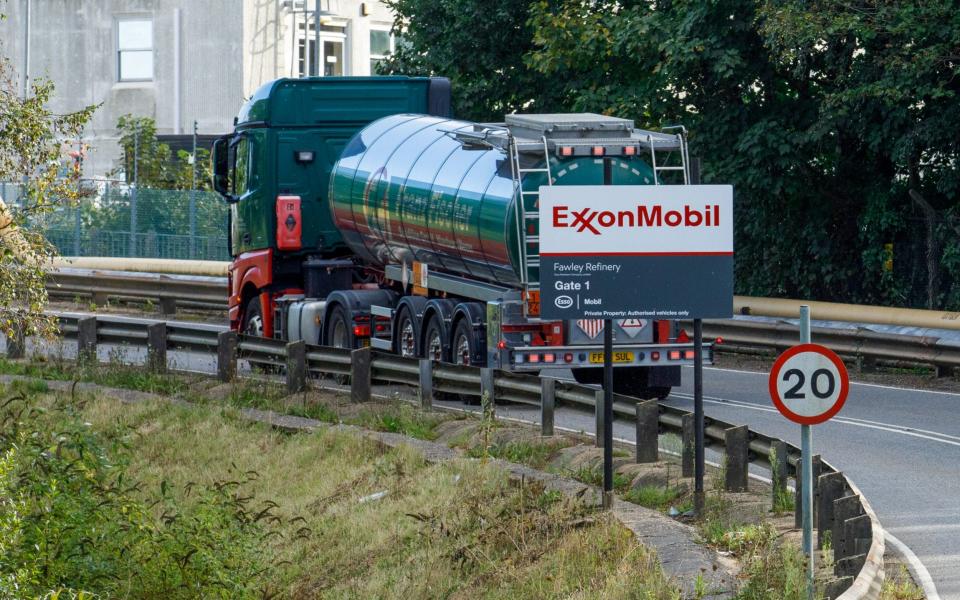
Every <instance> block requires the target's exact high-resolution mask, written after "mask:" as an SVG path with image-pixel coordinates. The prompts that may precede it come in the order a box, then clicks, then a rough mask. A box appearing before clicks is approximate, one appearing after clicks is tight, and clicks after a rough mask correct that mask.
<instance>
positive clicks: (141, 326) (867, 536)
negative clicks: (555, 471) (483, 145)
mask: <svg viewBox="0 0 960 600" xmlns="http://www.w3.org/2000/svg"><path fill="white" fill-rule="evenodd" d="M56 316H57V317H58V318H59V321H60V330H61V333H62V335H63V336H64V337H65V338H67V339H75V340H76V341H77V348H78V355H79V354H82V353H90V352H92V353H93V355H94V356H95V355H96V348H97V344H99V343H110V344H121V345H127V346H133V347H146V350H147V365H148V366H150V367H151V368H160V369H165V368H166V364H167V361H166V356H167V351H168V350H185V351H191V352H200V353H204V354H211V353H215V354H216V356H217V365H218V374H219V377H220V378H221V379H222V380H225V381H228V380H230V379H232V378H233V377H235V374H236V372H237V361H238V360H246V361H248V362H250V363H259V364H261V365H269V366H273V367H282V368H283V369H282V370H283V371H285V378H286V385H287V388H288V390H290V391H298V390H301V389H304V388H305V387H306V386H307V385H308V383H307V381H308V376H309V375H312V376H315V377H320V376H330V375H333V376H338V377H340V378H341V379H344V380H346V379H349V381H350V392H351V398H353V399H359V400H363V399H369V398H370V394H371V387H372V385H373V384H375V383H379V384H400V385H407V386H415V387H416V388H417V393H418V395H419V397H420V402H421V404H422V405H423V406H424V407H431V406H432V405H433V402H434V400H435V399H438V398H439V397H440V396H441V395H442V394H458V395H466V396H473V397H479V396H483V395H488V397H489V398H490V400H492V401H493V402H494V403H497V402H518V403H523V404H527V405H532V406H538V407H540V409H541V426H542V427H543V433H544V434H545V435H550V434H552V429H553V421H554V418H553V407H554V405H555V403H556V402H563V403H565V404H567V405H571V406H579V407H582V408H587V409H593V410H594V412H595V414H596V415H600V414H602V402H603V395H602V393H598V392H599V390H597V389H596V388H592V387H589V386H585V385H580V384H576V383H573V382H569V381H559V380H553V379H547V378H540V377H536V376H532V375H522V374H515V373H509V372H503V371H495V370H493V369H483V368H477V367H470V366H462V365H452V364H446V363H437V362H434V361H431V360H429V359H417V358H403V357H400V356H396V355H393V354H389V353H384V352H380V351H376V350H372V349H370V348H363V349H358V350H350V349H345V348H331V347H325V346H311V345H306V344H304V342H291V343H287V342H283V341H280V340H273V339H266V338H256V337H250V336H246V335H239V334H237V333H235V332H232V331H224V330H223V329H222V328H220V327H217V326H212V325H205V324H190V323H165V322H163V321H148V320H145V319H131V318H124V317H115V316H91V317H85V316H78V315H71V314H57V315H56ZM727 335H729V334H727ZM7 347H8V353H11V354H12V355H14V357H17V356H18V355H19V356H22V354H23V348H24V344H23V341H22V340H19V342H16V343H13V344H11V343H8V346H7ZM11 350H12V352H11ZM158 357H161V360H157V358H158ZM158 365H159V366H158ZM275 371H277V372H278V371H279V370H277V369H275ZM653 409H655V410H653ZM613 412H614V418H615V419H620V420H625V421H628V422H632V423H635V424H636V427H637V432H638V436H637V440H636V448H637V460H638V462H640V461H641V460H649V457H651V456H652V457H654V458H653V460H655V459H656V458H655V457H656V456H657V444H658V441H657V439H656V438H657V436H656V435H646V436H643V435H640V432H644V431H646V432H653V431H656V432H658V434H663V433H673V434H676V435H679V436H680V439H681V441H682V448H683V451H682V452H681V463H682V469H683V473H684V475H685V476H690V475H692V472H693V452H692V448H693V415H692V413H689V412H687V411H684V410H681V409H679V408H675V407H671V406H666V405H663V404H659V403H658V402H657V401H656V400H649V401H638V400H637V399H635V398H631V397H628V396H622V395H615V396H614V405H613ZM597 423H598V431H599V425H600V424H601V421H600V420H599V418H598V420H597ZM704 438H705V441H706V445H707V446H708V447H713V448H715V449H716V450H718V451H720V452H722V453H723V454H724V462H725V469H724V472H725V478H726V479H725V486H726V487H727V489H731V490H741V489H745V487H746V481H747V477H748V470H749V466H750V465H751V464H753V465H758V466H761V467H762V468H764V469H767V470H768V471H769V472H770V475H771V477H770V478H771V480H772V482H773V488H774V495H775V496H776V494H777V493H778V492H777V490H780V492H779V493H781V494H782V493H783V492H784V491H785V490H786V489H787V479H788V477H793V478H794V480H797V477H796V475H797V469H798V465H799V459H800V450H799V449H798V448H796V447H795V446H793V445H790V444H787V443H786V442H784V441H782V440H778V439H776V438H772V437H769V436H767V435H764V434H762V433H760V432H756V431H749V430H748V429H747V428H746V427H744V426H739V427H738V426H735V425H733V424H731V423H727V422H725V421H720V420H717V419H712V418H710V417H706V418H705V435H704ZM651 445H652V446H651ZM651 450H652V453H651ZM642 457H648V458H642ZM814 465H815V481H816V482H817V489H816V490H814V493H815V501H814V507H815V521H814V522H815V524H816V526H817V527H818V529H819V531H820V532H821V535H820V536H819V539H820V540H823V539H825V535H824V533H825V532H826V531H831V532H832V534H831V535H832V537H831V541H832V546H833V553H834V565H835V575H836V578H835V579H834V580H832V581H831V582H829V584H828V585H827V588H826V590H825V592H826V595H827V596H828V597H831V598H835V597H839V598H843V599H845V600H852V599H855V598H856V599H860V598H877V597H878V596H879V593H880V587H881V585H882V582H883V577H884V572H883V553H884V538H883V530H882V528H881V526H880V523H879V521H878V520H877V517H876V515H875V514H874V512H873V510H872V509H871V507H870V504H869V503H868V502H867V501H866V499H865V498H864V497H863V495H862V494H861V493H860V491H859V490H858V489H857V487H856V486H855V485H854V484H853V483H852V482H851V481H850V480H849V479H848V478H846V477H845V476H844V475H842V474H841V473H839V472H838V471H837V470H836V469H835V468H834V467H832V466H831V465H830V464H829V463H826V462H823V461H820V460H819V459H818V457H815V460H814ZM797 487H799V486H797ZM796 493H797V496H798V497H799V490H797V491H796ZM797 511H798V513H797V516H796V518H797V519H799V502H797ZM798 526H799V525H798Z"/></svg>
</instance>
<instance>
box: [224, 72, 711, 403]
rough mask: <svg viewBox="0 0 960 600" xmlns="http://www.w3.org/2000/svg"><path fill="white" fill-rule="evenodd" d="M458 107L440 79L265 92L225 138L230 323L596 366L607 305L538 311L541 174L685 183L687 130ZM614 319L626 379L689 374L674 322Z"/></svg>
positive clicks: (323, 337)
mask: <svg viewBox="0 0 960 600" xmlns="http://www.w3.org/2000/svg"><path fill="white" fill-rule="evenodd" d="M449 106H450V102H449V83H448V82H447V81H446V80H445V79H438V78H407V77H358V78H326V77H325V78H311V79H297V80H287V79H280V80H277V81H274V82H271V83H269V84H267V85H265V86H264V87H263V88H261V89H260V90H259V91H257V92H256V94H255V95H254V96H253V97H252V98H251V99H250V100H249V101H248V102H247V104H246V105H245V106H244V107H243V109H242V110H241V112H240V115H239V116H238V117H237V120H236V130H235V132H234V133H233V134H231V135H229V136H225V137H223V138H221V139H219V140H218V141H217V142H216V143H215V145H214V152H213V155H214V171H215V177H214V178H215V184H216V188H217V190H218V191H219V192H220V193H221V194H222V195H223V196H224V197H225V198H226V199H227V201H228V202H230V203H231V210H230V218H231V223H230V241H231V244H230V246H231V254H232V255H233V257H234V258H233V262H232V264H231V267H230V276H229V285H230V292H229V310H230V321H231V326H232V327H233V328H234V329H235V330H238V331H243V332H245V333H250V334H254V335H261V336H266V337H273V338H278V339H284V340H297V339H303V340H306V341H307V343H310V344H325V345H331V346H337V347H348V348H359V347H363V346H372V347H374V348H377V349H381V350H387V351H392V352H396V353H398V354H400V355H403V356H411V357H414V356H416V357H427V358H432V359H435V360H438V361H445V362H456V363H461V364H470V365H479V366H490V367H496V368H499V369H507V370H512V371H540V370H543V369H568V370H570V371H572V373H573V375H574V377H576V379H577V380H579V381H581V382H589V383H596V382H599V381H600V377H601V375H600V371H601V366H602V363H603V352H602V344H601V342H602V338H603V336H602V332H603V321H601V320H590V319H587V320H575V321H555V320H544V319H541V318H540V310H539V296H540V294H539V255H538V251H537V249H538V233H539V228H538V212H537V199H538V196H539V190H540V189H541V187H542V186H550V185H553V186H576V185H597V184H606V185H659V184H665V183H668V182H667V181H664V180H665V179H669V180H670V182H674V183H685V182H686V180H687V178H688V177H689V173H688V170H687V165H686V160H685V158H686V149H685V144H684V139H683V137H682V135H680V134H677V135H673V134H666V133H656V132H650V131H644V130H638V129H635V128H634V126H633V122H632V121H630V120H627V119H619V118H615V117H607V116H601V115H595V114H541V115H535V114H527V115H507V116H506V118H505V121H504V122H503V123H496V124H482V123H469V122H465V121H459V120H455V119H453V118H451V117H450V115H449V112H450V110H449ZM600 201H601V202H602V199H600ZM649 284H650V285H651V286H655V285H658V284H659V283H658V282H656V281H650V282H649ZM613 323H614V327H615V330H614V332H613V336H614V345H615V348H614V350H615V352H614V363H615V366H616V367H617V371H616V377H615V387H616V388H617V391H618V392H622V393H628V394H631V395H634V396H640V397H654V396H657V397H663V396H665V395H666V394H668V393H669V391H670V388H671V387H672V386H674V385H678V384H679V382H680V366H681V365H683V364H692V362H693V352H692V350H691V349H690V348H691V346H690V344H689V343H688V342H689V340H688V339H686V335H685V334H684V333H683V332H682V331H681V330H680V329H679V328H678V327H677V326H676V324H675V323H674V322H672V321H655V320H654V321H648V320H641V319H621V320H616V321H613Z"/></svg>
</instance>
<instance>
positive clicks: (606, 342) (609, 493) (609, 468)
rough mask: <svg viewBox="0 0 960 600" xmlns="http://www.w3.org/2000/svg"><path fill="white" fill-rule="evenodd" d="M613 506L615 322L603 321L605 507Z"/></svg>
mask: <svg viewBox="0 0 960 600" xmlns="http://www.w3.org/2000/svg"><path fill="white" fill-rule="evenodd" d="M611 506H613V320H611V319H604V320H603V507H604V508H610V507H611Z"/></svg>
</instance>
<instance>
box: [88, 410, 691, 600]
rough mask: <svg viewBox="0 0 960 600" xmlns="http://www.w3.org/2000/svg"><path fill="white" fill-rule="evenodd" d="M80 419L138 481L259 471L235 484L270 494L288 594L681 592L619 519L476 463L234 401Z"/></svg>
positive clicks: (278, 574)
mask: <svg viewBox="0 0 960 600" xmlns="http://www.w3.org/2000/svg"><path fill="white" fill-rule="evenodd" d="M83 418H85V419H86V420H87V421H89V422H91V423H92V424H93V428H94V430H97V431H100V432H102V433H103V434H105V435H108V436H111V435H123V436H125V437H126V438H127V440H128V442H129V443H130V459H131V464H130V467H129V472H130V473H131V475H132V476H134V477H135V478H136V479H138V480H139V481H141V482H143V484H144V489H145V490H155V489H159V487H160V486H161V485H163V486H164V487H165V488H167V489H169V490H173V491H172V493H173V494H175V495H178V496H179V497H178V500H180V501H181V502H185V503H189V502H190V501H191V497H190V496H189V495H188V494H187V493H186V492H185V490H188V489H190V488H191V487H193V486H194V485H196V484H200V483H208V482H214V481H223V480H225V479H230V478H240V477H241V475H242V474H249V473H254V474H255V475H254V477H255V479H254V481H252V482H249V483H247V484H245V485H244V487H243V489H242V490H240V492H241V493H243V494H249V495H254V496H255V497H256V498H257V499H259V500H260V501H265V500H266V499H269V500H271V501H273V502H276V503H277V505H278V506H277V508H276V509H275V514H277V516H279V517H281V520H282V525H281V526H280V531H281V535H280V536H275V537H273V538H271V539H270V540H269V541H268V542H267V544H266V546H265V547H264V552H265V553H267V554H268V555H269V560H270V562H271V563H273V564H275V565H277V564H279V565H282V567H281V568H280V569H277V570H275V572H274V573H272V574H271V575H270V576H271V577H274V578H275V581H272V582H265V585H264V586H262V587H265V588H269V589H274V590H278V591H281V592H282V593H283V594H284V595H286V596H290V597H293V598H313V597H335V598H405V599H409V598H518V597H536V598H550V597H565V598H568V597H573V598H577V597H584V598H586V597H589V598H675V597H677V591H676V589H675V588H674V587H673V586H671V585H670V584H669V582H667V581H666V580H665V578H664V576H663V574H662V572H661V571H660V569H659V566H658V565H657V564H656V560H655V557H654V556H653V555H652V554H651V553H650V552H649V551H648V550H646V549H645V548H643V547H642V546H640V545H638V544H637V542H636V541H635V539H634V538H633V536H632V535H631V534H630V533H629V532H628V531H626V530H625V529H624V528H623V527H621V526H620V525H619V524H616V523H614V522H610V521H609V520H608V519H607V518H606V517H604V516H602V515H599V514H593V513H591V511H590V510H588V509H587V508H585V507H583V506H580V505H577V504H575V503H572V502H571V501H568V500H565V499H563V498H561V497H560V496H559V495H558V494H555V493H552V492H546V491H544V490H543V489H542V487H539V486H535V485H529V484H526V485H518V484H516V483H513V482H511V481H509V480H508V478H507V476H506V475H505V473H504V472H502V471H498V470H497V469H495V468H494V467H492V466H491V465H481V464H479V463H478V461H467V460H463V461H456V462H451V463H447V464H439V465H430V464H426V463H425V462H424V461H423V459H422V457H421V456H420V455H419V453H417V452H416V451H414V450H411V449H405V448H401V449H386V448H382V447H379V446H378V445H376V444H374V443H372V442H369V441H366V440H364V439H361V438H359V437H357V436H356V435H354V434H350V433H346V432H342V431H336V430H326V431H323V432H319V433H316V434H311V435H306V434H298V435H287V434H282V433H278V432H276V431H273V430H270V429H268V428H266V427H264V426H261V425H256V424H250V423H248V422H245V421H243V420H241V419H239V418H238V417H237V416H236V414H235V413H234V412H233V411H232V410H231V409H218V408H210V407H207V408H200V409H183V408H179V407H174V406H171V405H168V404H166V403H163V402H149V403H143V404H136V405H127V406H121V405H119V403H117V402H116V401H115V400H112V399H109V398H96V399H91V401H90V402H89V403H88V404H87V405H86V408H85V410H84V415H83ZM162 482H165V483H162ZM379 492H386V495H385V496H383V497H382V498H380V499H377V500H369V501H365V502H364V501H362V500H361V499H363V498H364V497H368V496H371V495H373V494H377V493H379ZM298 531H299V532H300V535H299V536H298V535H297V532H298Z"/></svg>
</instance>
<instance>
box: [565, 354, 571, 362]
mask: <svg viewBox="0 0 960 600" xmlns="http://www.w3.org/2000/svg"><path fill="white" fill-rule="evenodd" d="M563 361H564V362H573V355H572V354H564V355H563Z"/></svg>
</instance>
